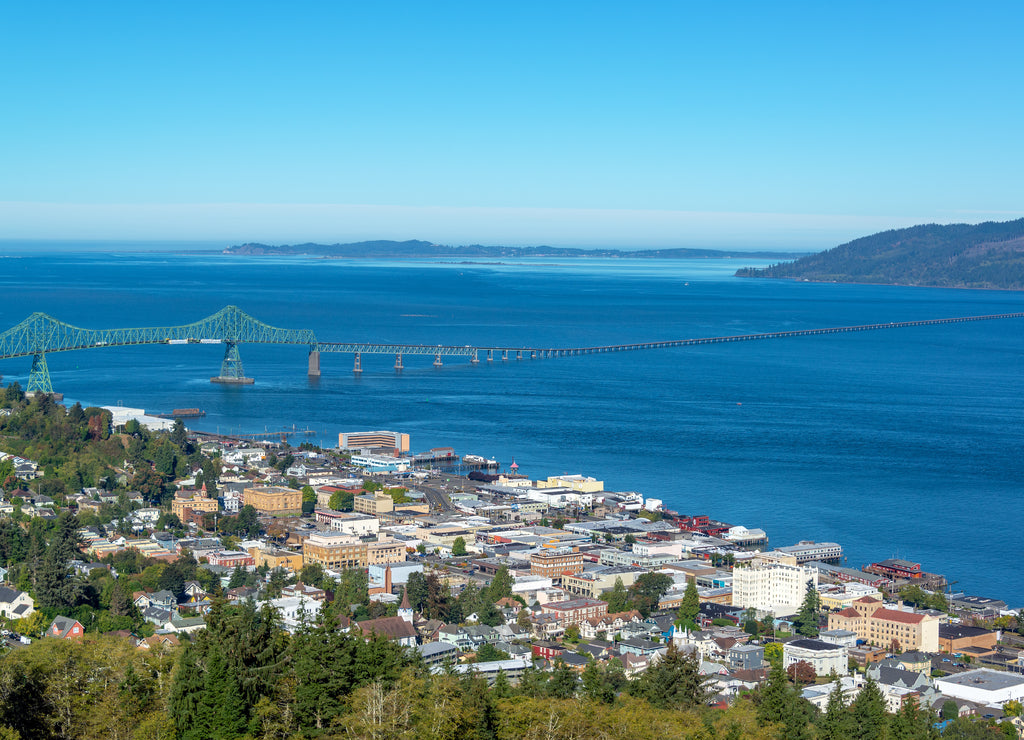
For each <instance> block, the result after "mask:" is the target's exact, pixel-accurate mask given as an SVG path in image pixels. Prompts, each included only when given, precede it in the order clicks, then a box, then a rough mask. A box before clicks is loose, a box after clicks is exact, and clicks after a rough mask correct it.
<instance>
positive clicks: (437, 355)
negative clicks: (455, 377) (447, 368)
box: [434, 352, 444, 367]
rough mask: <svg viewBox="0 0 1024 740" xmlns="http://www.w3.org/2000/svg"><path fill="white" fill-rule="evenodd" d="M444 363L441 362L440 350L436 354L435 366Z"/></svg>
mask: <svg viewBox="0 0 1024 740" xmlns="http://www.w3.org/2000/svg"><path fill="white" fill-rule="evenodd" d="M443 364H444V363H442V362H441V353H440V352H438V353H437V354H436V355H434V367H441V365H443Z"/></svg>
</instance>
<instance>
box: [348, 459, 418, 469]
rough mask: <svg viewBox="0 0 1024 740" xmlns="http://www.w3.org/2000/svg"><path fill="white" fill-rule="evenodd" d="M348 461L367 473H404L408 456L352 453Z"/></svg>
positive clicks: (407, 463)
mask: <svg viewBox="0 0 1024 740" xmlns="http://www.w3.org/2000/svg"><path fill="white" fill-rule="evenodd" d="M350 462H351V463H352V465H354V466H355V467H357V468H361V469H362V470H365V471H366V472H368V473H404V472H405V471H406V470H408V469H409V458H406V457H384V456H381V455H353V456H352V458H351V460H350Z"/></svg>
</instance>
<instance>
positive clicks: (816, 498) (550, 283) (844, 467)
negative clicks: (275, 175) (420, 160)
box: [0, 254, 1024, 606]
mask: <svg viewBox="0 0 1024 740" xmlns="http://www.w3.org/2000/svg"><path fill="white" fill-rule="evenodd" d="M751 264H754V263H751ZM738 266H739V261H737V260H694V261H679V262H675V261H673V262H669V261H665V262H660V261H659V262H655V261H647V260H580V261H574V262H567V261H561V262H559V261H545V260H530V261H523V262H513V263H505V264H438V263H430V262H425V263H410V262H385V261H348V260H345V261H342V260H332V261H324V260H306V259H298V258H295V259H275V258H259V259H256V258H238V257H231V258H229V257H224V256H220V255H212V254H211V255H202V256H194V255H188V256H176V255H161V254H143V255H134V254H70V255H69V254H60V255H58V254H50V255H22V256H20V257H19V258H4V259H0V294H2V295H3V300H2V301H0V326H2V327H9V326H13V325H14V324H16V323H17V322H18V321H20V320H22V319H23V318H25V317H26V316H27V315H28V314H29V313H31V312H32V311H44V312H46V313H49V314H51V315H53V316H55V317H57V318H61V319H64V320H66V321H69V322H70V323H74V324H76V325H79V326H86V327H90V328H93V327H95V328H103V327H120V326H153V325H170V324H183V323H189V322H192V321H195V320H197V319H200V318H202V317H204V316H207V315H209V314H211V313H213V312H215V311H217V310H218V309H220V308H221V307H223V306H225V305H227V304H237V305H238V306H240V307H241V308H243V310H245V311H247V312H249V313H251V314H252V315H253V316H255V317H257V318H259V319H261V320H264V321H266V322H268V323H270V324H273V325H275V326H280V327H285V328H310V329H313V330H314V331H315V332H316V334H317V336H318V338H320V339H321V340H323V341H331V340H333V341H359V340H365V341H393V342H403V343H426V344H437V343H444V344H473V345H478V344H490V345H494V344H497V345H504V344H508V345H527V346H530V345H536V346H580V345H595V344H615V343H621V342H633V341H654V340H664V339H679V338H689V337H700V336H719V335H725V334H744V333H753V332H763V331H777V330H793V329H803V328H815V327H825V326H844V325H851V324H864V323H874V322H889V321H903V320H911V319H930V318H943V317H950V316H966V315H976V314H988V313H1003V312H1010V311H1022V310H1024V295H1020V294H1017V293H1009V292H994V291H956V290H938V289H925V288H898V287H887V286H858V285H816V284H804V283H792V282H772V281H762V280H740V279H736V278H732V277H731V274H732V272H733V271H734V270H735V269H736V267H738ZM222 351H223V350H222V348H219V347H216V346H214V347H204V346H196V345H190V346H152V347H131V348H106V349H103V350H101V351H100V350H93V351H79V352H68V353H59V354H52V355H49V357H48V360H49V365H50V370H51V374H52V376H53V384H54V388H55V389H56V390H58V391H62V392H64V393H65V395H66V397H67V398H68V399H77V400H81V401H83V403H92V404H112V403H117V402H121V403H123V404H124V405H126V406H138V407H143V408H146V409H149V410H156V411H166V410H170V409H172V408H183V407H192V406H197V407H200V408H203V409H205V410H206V412H207V416H206V417H205V418H204V419H201V420H196V421H195V423H194V426H195V427H196V428H199V429H206V430H211V431H216V430H219V431H221V432H226V431H234V432H258V431H263V430H264V429H271V430H273V429H280V428H281V427H282V426H285V425H287V426H289V427H290V426H291V425H292V424H295V425H297V426H298V427H300V428H302V427H310V428H313V429H315V430H317V431H318V432H319V435H318V439H319V441H321V442H322V443H324V444H329V445H336V444H337V434H338V432H342V431H356V430H363V429H394V430H396V431H402V432H408V433H409V434H410V435H411V437H412V445H413V447H414V448H415V449H416V450H425V449H427V448H429V447H435V446H442V445H452V446H454V447H455V448H456V450H457V451H458V452H459V453H460V454H465V453H477V454H482V455H487V456H491V457H496V458H498V459H499V460H501V461H503V462H504V463H506V464H507V463H509V462H511V460H512V459H513V457H514V458H515V459H516V461H517V462H518V463H519V464H520V466H521V470H522V471H523V472H525V473H526V474H528V475H530V476H532V477H544V476H547V475H551V474H556V473H563V472H568V473H584V474H587V475H593V476H595V477H596V478H598V479H600V480H604V481H605V485H606V487H607V488H608V489H610V490H615V489H618V490H638V491H641V492H643V493H644V494H645V495H648V496H653V497H656V498H661V499H664V501H665V503H666V505H667V506H669V507H670V508H673V509H676V510H679V511H682V512H688V513H708V514H710V515H712V516H715V517H718V518H721V519H724V520H726V521H730V522H733V523H737V524H739V523H742V524H746V525H747V526H761V527H764V528H765V529H766V530H767V531H768V533H769V535H770V536H771V540H772V543H773V544H774V545H786V544H792V543H794V542H796V541H797V540H799V539H815V540H835V541H838V542H840V543H841V544H842V545H843V546H844V548H845V550H846V553H847V556H848V563H847V564H848V565H850V566H854V567H859V566H861V565H863V564H865V563H867V562H871V561H872V560H877V559H881V558H885V557H893V556H898V557H902V558H907V559H911V560H915V561H918V562H921V563H922V565H923V566H924V568H925V569H927V570H931V571H936V572H941V573H945V574H947V575H948V576H949V578H950V579H951V580H955V581H959V583H958V584H957V586H956V588H958V589H964V590H967V591H969V592H972V593H980V594H984V595H992V596H998V597H1001V598H1004V599H1006V600H1008V601H1010V602H1011V605H1012V606H1015V605H1021V604H1024V575H1022V573H1021V570H1020V567H1019V553H1020V552H1021V548H1022V545H1024V534H1022V530H1021V506H1020V502H1021V492H1022V481H1024V426H1022V424H1021V421H1022V419H1024V374H1022V370H1024V323H1022V322H1021V321H1019V320H1010V321H993V322H976V323H970V324H966V325H950V326H934V327H921V328H913V329H898V330H891V331H876V332H864V333H856V334H846V335H834V336H831V335H830V336H820V337H806V338H799V339H784V340H770V341H763V342H741V343H735V344H723V345H710V346H701V347H684V348H675V349H664V350H654V351H645V352H630V353H616V354H608V355H591V356H584V357H573V358H562V359H552V360H535V361H522V362H509V363H500V362H496V363H494V364H493V365H487V364H486V363H481V364H480V365H479V366H476V367H474V366H470V365H469V364H467V363H465V362H464V361H462V360H460V359H457V358H451V359H448V360H447V361H446V364H445V366H444V367H443V368H441V369H436V368H433V367H431V365H430V362H431V358H416V357H408V356H407V357H406V358H405V365H406V370H405V372H404V373H402V374H401V375H396V374H395V372H394V371H393V369H392V366H393V364H394V358H393V357H390V356H389V357H364V358H363V368H364V372H363V374H362V376H361V377H355V376H354V375H353V374H352V372H351V369H352V357H351V356H350V355H340V354H338V355H334V354H332V355H328V354H325V355H323V356H322V360H321V364H322V369H323V376H322V377H321V378H320V379H319V381H315V382H311V381H310V380H309V379H308V378H307V377H306V374H305V372H306V350H305V349H304V348H302V347H288V346H273V347H271V346H254V345H243V346H242V357H243V360H244V361H245V368H246V373H247V374H248V375H251V376H253V377H255V378H256V384H255V385H253V386H249V387H244V388H232V387H224V386H218V385H212V384H210V383H209V377H210V376H211V375H216V374H217V372H218V371H219V366H220V360H221V355H222ZM29 365H30V362H29V360H28V359H27V358H25V359H18V360H5V361H2V362H0V372H2V373H3V374H4V376H5V382H9V381H10V380H15V379H16V380H18V381H19V382H21V383H22V384H23V385H24V384H25V383H26V382H27V374H28V368H29Z"/></svg>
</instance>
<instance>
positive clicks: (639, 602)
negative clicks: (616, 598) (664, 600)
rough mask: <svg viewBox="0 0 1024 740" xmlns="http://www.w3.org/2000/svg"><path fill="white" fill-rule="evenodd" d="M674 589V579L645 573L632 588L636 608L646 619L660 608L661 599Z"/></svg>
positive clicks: (661, 574) (659, 574)
mask: <svg viewBox="0 0 1024 740" xmlns="http://www.w3.org/2000/svg"><path fill="white" fill-rule="evenodd" d="M671 587H672V578H671V577H670V576H667V575H665V574H664V573H644V574H643V575H641V576H640V577H639V578H637V579H636V582H635V583H633V585H632V586H630V588H629V591H630V594H631V595H632V599H631V600H632V602H633V605H634V607H635V608H636V609H637V611H639V612H640V613H641V614H642V615H643V616H644V618H647V617H649V616H650V615H651V612H652V611H654V610H655V609H657V608H658V602H659V601H661V597H662V596H664V595H665V593H666V592H667V591H668V590H669V589H670V588H671Z"/></svg>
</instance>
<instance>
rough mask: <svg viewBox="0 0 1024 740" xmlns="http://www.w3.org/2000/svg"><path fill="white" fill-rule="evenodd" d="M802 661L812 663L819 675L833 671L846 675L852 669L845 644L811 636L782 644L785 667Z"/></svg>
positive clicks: (825, 674) (783, 664)
mask: <svg viewBox="0 0 1024 740" xmlns="http://www.w3.org/2000/svg"><path fill="white" fill-rule="evenodd" d="M800 661H804V662H807V663H810V664H811V667H812V668H813V669H814V672H815V673H816V674H817V675H819V676H827V675H829V674H830V673H832V671H835V672H836V675H839V676H845V675H846V674H847V673H849V669H850V666H849V661H850V654H849V650H848V649H847V647H846V646H845V645H836V644H834V643H831V642H823V641H822V640H813V639H810V638H805V639H803V640H793V641H792V642H787V643H786V644H784V645H783V646H782V667H783V668H789V667H790V666H791V665H793V664H794V663H799V662H800Z"/></svg>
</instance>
